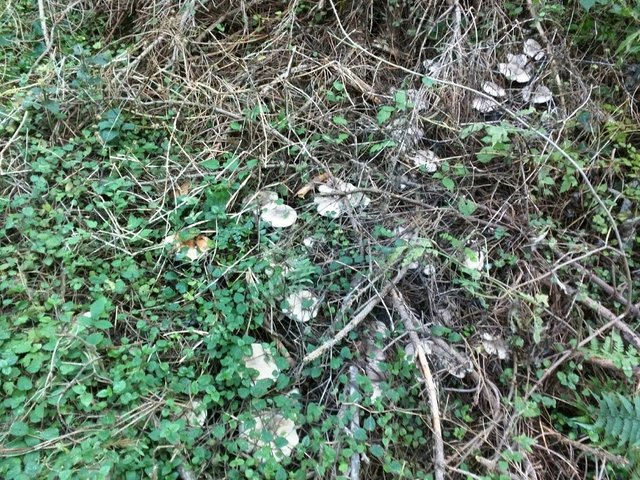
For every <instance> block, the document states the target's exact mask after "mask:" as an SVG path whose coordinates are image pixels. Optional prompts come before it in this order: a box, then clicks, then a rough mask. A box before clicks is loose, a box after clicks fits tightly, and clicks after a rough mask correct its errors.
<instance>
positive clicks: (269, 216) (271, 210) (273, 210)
mask: <svg viewBox="0 0 640 480" xmlns="http://www.w3.org/2000/svg"><path fill="white" fill-rule="evenodd" d="M260 218H261V219H262V220H263V221H264V222H268V223H270V224H271V226H272V227H273V228H287V227H290V226H291V225H293V224H294V223H296V220H297V219H298V213H297V212H296V211H295V210H294V209H293V208H291V207H290V206H288V205H278V204H276V203H269V204H268V205H265V206H264V207H263V208H262V214H261V215H260Z"/></svg>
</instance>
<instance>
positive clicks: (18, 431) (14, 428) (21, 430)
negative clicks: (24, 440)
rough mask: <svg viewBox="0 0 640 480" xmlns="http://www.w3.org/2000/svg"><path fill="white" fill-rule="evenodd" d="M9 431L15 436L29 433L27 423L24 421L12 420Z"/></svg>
mask: <svg viewBox="0 0 640 480" xmlns="http://www.w3.org/2000/svg"><path fill="white" fill-rule="evenodd" d="M9 432H10V433H11V435H14V436H16V437H24V436H25V435H26V434H28V433H29V425H27V424H26V423H24V422H14V423H13V425H11V428H10V429H9Z"/></svg>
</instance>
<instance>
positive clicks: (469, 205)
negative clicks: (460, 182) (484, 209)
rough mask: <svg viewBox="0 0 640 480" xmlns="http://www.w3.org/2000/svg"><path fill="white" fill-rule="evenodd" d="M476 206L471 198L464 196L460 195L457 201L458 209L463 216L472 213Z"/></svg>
mask: <svg viewBox="0 0 640 480" xmlns="http://www.w3.org/2000/svg"><path fill="white" fill-rule="evenodd" d="M477 208H478V207H477V206H476V204H475V202H474V201H473V200H469V199H467V198H464V197H461V198H460V201H459V202H458V210H459V211H460V213H461V214H462V215H464V216H465V217H469V216H471V215H473V212H475V211H476V209H477Z"/></svg>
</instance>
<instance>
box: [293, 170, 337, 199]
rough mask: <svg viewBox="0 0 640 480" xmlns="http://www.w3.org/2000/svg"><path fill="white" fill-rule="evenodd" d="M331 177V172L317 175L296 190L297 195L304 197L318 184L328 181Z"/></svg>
mask: <svg viewBox="0 0 640 480" xmlns="http://www.w3.org/2000/svg"><path fill="white" fill-rule="evenodd" d="M330 177H331V174H330V173H329V172H324V173H321V174H320V175H316V176H315V177H313V178H312V179H311V181H310V182H309V183H307V184H306V185H305V186H304V187H302V188H301V189H300V190H298V191H297V192H296V196H297V197H299V198H304V197H305V195H306V194H307V193H309V192H310V191H311V190H313V189H314V188H315V186H316V185H318V184H321V183H324V182H326V181H327V180H329V178H330Z"/></svg>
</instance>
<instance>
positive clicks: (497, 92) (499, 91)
mask: <svg viewBox="0 0 640 480" xmlns="http://www.w3.org/2000/svg"><path fill="white" fill-rule="evenodd" d="M482 91H483V92H484V93H486V94H487V95H491V96H492V97H506V96H507V92H506V91H505V89H504V88H502V87H501V86H500V85H498V84H496V83H493V82H484V83H483V84H482Z"/></svg>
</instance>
